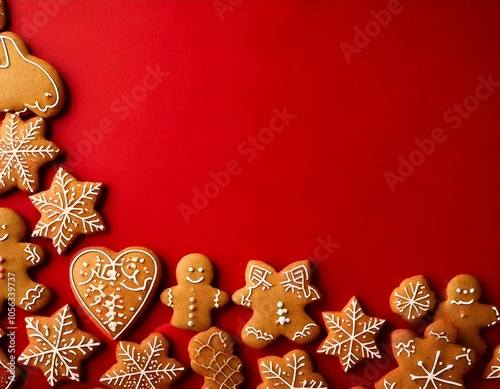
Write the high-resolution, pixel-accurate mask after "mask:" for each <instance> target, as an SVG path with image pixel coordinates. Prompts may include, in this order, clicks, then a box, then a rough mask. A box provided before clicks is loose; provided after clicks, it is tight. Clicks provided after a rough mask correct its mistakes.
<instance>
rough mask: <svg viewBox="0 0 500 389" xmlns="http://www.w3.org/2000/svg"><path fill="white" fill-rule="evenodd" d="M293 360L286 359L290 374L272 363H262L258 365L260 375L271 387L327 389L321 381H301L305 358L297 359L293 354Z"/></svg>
mask: <svg viewBox="0 0 500 389" xmlns="http://www.w3.org/2000/svg"><path fill="white" fill-rule="evenodd" d="M292 358H293V360H292V361H290V359H287V360H286V361H287V364H286V366H287V367H289V368H290V369H291V374H290V373H288V372H286V371H285V370H283V369H282V367H281V366H280V365H279V364H278V363H276V362H274V361H269V362H267V361H265V360H264V361H262V362H261V363H260V366H261V367H262V369H261V374H262V376H263V378H265V379H266V381H270V382H272V386H273V387H280V388H281V387H283V388H289V389H301V388H302V389H314V388H316V389H328V386H327V385H326V383H324V382H323V381H315V380H310V381H308V380H306V379H303V375H304V372H303V371H302V369H303V368H304V366H306V364H305V361H304V360H305V356H303V355H302V356H300V357H299V358H297V355H296V354H295V353H293V354H292Z"/></svg>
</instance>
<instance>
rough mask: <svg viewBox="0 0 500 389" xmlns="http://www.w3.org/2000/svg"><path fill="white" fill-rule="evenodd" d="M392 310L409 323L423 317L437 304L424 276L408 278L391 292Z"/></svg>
mask: <svg viewBox="0 0 500 389" xmlns="http://www.w3.org/2000/svg"><path fill="white" fill-rule="evenodd" d="M389 304H390V306H391V310H392V312H394V313H395V314H396V315H399V316H401V318H402V319H403V320H406V321H407V322H409V323H415V322H417V321H418V320H420V319H422V318H423V317H424V316H425V315H427V314H428V313H429V312H430V311H432V310H433V309H434V306H435V305H436V297H435V295H434V292H433V291H432V290H431V288H430V286H429V282H428V281H427V280H426V279H425V278H424V277H423V276H415V277H411V278H407V279H406V280H404V281H403V282H401V284H400V285H399V287H397V288H396V289H394V291H393V292H392V294H391V299H390V303H389Z"/></svg>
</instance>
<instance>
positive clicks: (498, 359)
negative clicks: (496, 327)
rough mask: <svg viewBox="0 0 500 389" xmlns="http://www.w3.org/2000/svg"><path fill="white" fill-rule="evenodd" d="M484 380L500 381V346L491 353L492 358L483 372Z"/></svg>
mask: <svg viewBox="0 0 500 389" xmlns="http://www.w3.org/2000/svg"><path fill="white" fill-rule="evenodd" d="M483 378H484V379H485V380H492V379H500V345H498V346H497V347H496V348H495V351H493V357H492V358H491V361H490V363H488V366H487V367H486V370H485V371H484V374H483Z"/></svg>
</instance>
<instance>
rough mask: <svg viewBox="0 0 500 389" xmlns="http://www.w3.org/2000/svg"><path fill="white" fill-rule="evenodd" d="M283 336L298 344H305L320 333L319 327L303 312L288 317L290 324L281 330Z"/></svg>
mask: <svg viewBox="0 0 500 389" xmlns="http://www.w3.org/2000/svg"><path fill="white" fill-rule="evenodd" d="M287 327H288V328H287ZM283 331H284V332H283V334H284V335H285V336H286V337H287V338H288V339H290V340H293V341H294V342H295V343H298V344H306V343H309V342H310V341H311V340H313V339H315V338H316V337H317V336H318V335H319V333H320V331H321V330H320V327H319V325H317V324H316V323H315V322H314V320H313V319H311V318H310V317H309V315H307V314H306V313H304V312H299V313H298V314H295V315H294V314H293V313H292V315H291V316H290V322H289V323H286V324H285V325H284V328H283Z"/></svg>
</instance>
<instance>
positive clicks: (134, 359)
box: [100, 332, 185, 389]
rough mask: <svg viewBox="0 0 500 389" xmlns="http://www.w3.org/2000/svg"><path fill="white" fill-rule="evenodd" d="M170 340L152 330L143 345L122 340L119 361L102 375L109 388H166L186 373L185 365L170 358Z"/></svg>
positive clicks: (103, 381)
mask: <svg viewBox="0 0 500 389" xmlns="http://www.w3.org/2000/svg"><path fill="white" fill-rule="evenodd" d="M168 346H169V343H168V340H167V338H165V336H163V335H162V334H160V333H158V332H153V333H151V334H150V335H149V336H148V337H147V338H146V339H144V340H143V341H142V342H141V344H140V345H139V344H137V343H134V342H126V341H120V342H119V343H118V346H117V347H116V360H117V363H116V364H115V365H113V366H112V367H111V369H109V370H108V371H107V372H106V373H104V375H103V376H102V377H101V380H100V381H101V382H102V383H103V384H106V386H107V387H109V388H120V389H121V388H134V389H139V388H148V389H160V388H161V389H167V388H169V387H170V384H172V383H173V382H174V381H176V380H177V379H179V378H180V377H181V375H182V374H184V370H185V369H184V366H183V365H182V364H181V363H180V362H178V361H176V360H175V359H173V358H169V357H168Z"/></svg>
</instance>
